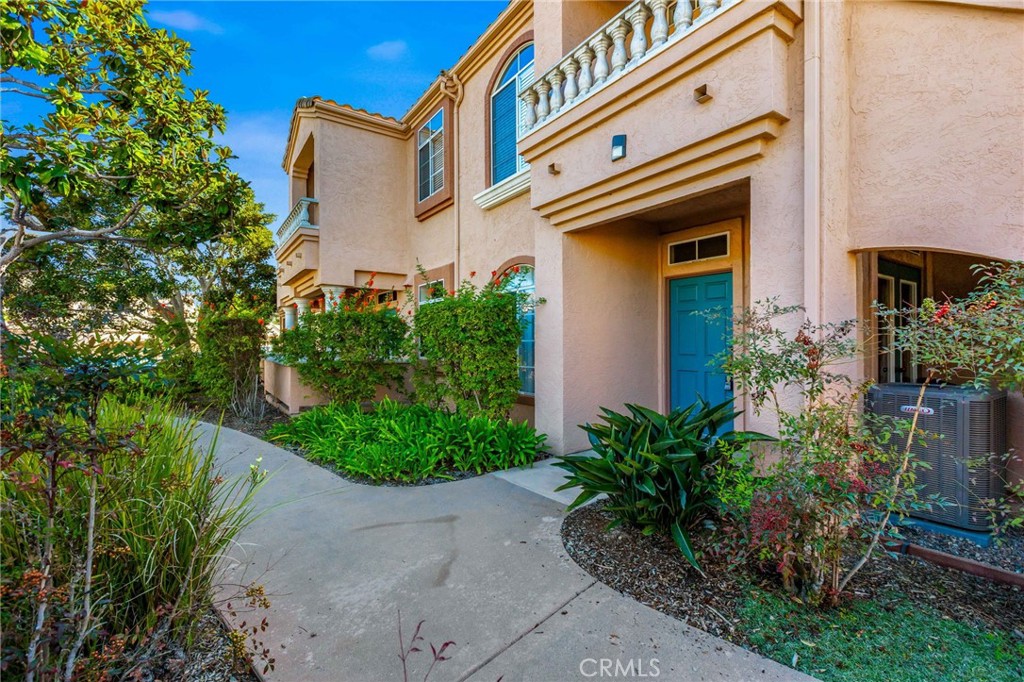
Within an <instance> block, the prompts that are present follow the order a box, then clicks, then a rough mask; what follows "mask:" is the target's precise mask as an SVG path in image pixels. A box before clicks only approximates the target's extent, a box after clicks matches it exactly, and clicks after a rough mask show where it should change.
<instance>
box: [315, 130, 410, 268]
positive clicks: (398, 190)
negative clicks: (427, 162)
mask: <svg viewBox="0 0 1024 682" xmlns="http://www.w3.org/2000/svg"><path fill="white" fill-rule="evenodd" d="M316 147H317V161H316V185H317V188H316V189H317V198H318V199H319V200H320V262H321V263H322V264H323V268H322V269H321V275H320V279H319V280H318V283H323V284H356V285H362V284H365V282H357V281H355V275H356V271H357V270H363V271H369V272H396V273H400V272H404V271H405V267H406V263H407V261H408V251H407V246H406V245H407V234H408V232H407V230H406V229H405V225H406V222H407V216H408V210H409V203H406V202H403V201H401V197H403V196H406V195H407V188H408V187H409V179H408V174H407V173H408V170H407V163H406V146H405V143H404V141H403V140H399V139H396V138H393V137H390V136H386V135H381V134H377V133H374V132H371V131H367V130H361V129H358V128H353V127H350V126H345V125H340V124H337V123H333V122H331V121H319V122H318V128H317V133H316Z"/></svg>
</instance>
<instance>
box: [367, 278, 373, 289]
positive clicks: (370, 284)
mask: <svg viewBox="0 0 1024 682" xmlns="http://www.w3.org/2000/svg"><path fill="white" fill-rule="evenodd" d="M366 286H368V287H372V286H373V280H372V279H371V280H370V281H369V282H367V283H366Z"/></svg>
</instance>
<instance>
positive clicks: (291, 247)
mask: <svg viewBox="0 0 1024 682" xmlns="http://www.w3.org/2000/svg"><path fill="white" fill-rule="evenodd" d="M308 241H312V242H317V243H320V228H319V227H318V226H317V227H314V226H311V227H300V228H299V229H297V230H295V232H293V233H292V234H291V235H290V236H289V237H288V239H286V240H285V242H284V244H281V245H280V246H279V247H277V249H275V250H274V258H275V259H276V260H277V261H278V262H281V261H282V260H284V259H286V258H287V257H288V256H290V255H291V253H292V252H293V251H295V249H297V248H299V246H300V245H301V244H303V243H305V242H308Z"/></svg>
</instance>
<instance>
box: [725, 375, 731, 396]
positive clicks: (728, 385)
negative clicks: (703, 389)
mask: <svg viewBox="0 0 1024 682" xmlns="http://www.w3.org/2000/svg"><path fill="white" fill-rule="evenodd" d="M725 390H727V391H729V392H730V393H732V378H729V379H726V380H725Z"/></svg>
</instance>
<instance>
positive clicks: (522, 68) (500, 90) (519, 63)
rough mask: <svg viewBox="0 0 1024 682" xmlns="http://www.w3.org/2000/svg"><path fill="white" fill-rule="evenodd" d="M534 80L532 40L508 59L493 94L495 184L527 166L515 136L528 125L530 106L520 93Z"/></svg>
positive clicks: (492, 143) (492, 121)
mask: <svg viewBox="0 0 1024 682" xmlns="http://www.w3.org/2000/svg"><path fill="white" fill-rule="evenodd" d="M532 83H533V43H530V44H529V45H527V46H526V47H524V48H523V49H521V50H519V52H517V53H516V54H515V55H514V56H513V57H512V58H511V59H510V60H509V61H508V63H507V65H506V66H505V70H504V71H503V72H502V74H501V77H500V78H498V82H497V83H496V84H495V86H494V91H493V92H492V93H491V113H490V116H491V139H490V145H491V169H490V170H491V184H492V185H494V184H497V183H499V182H501V181H502V180H504V179H506V178H508V177H511V176H513V175H515V174H516V173H518V172H519V171H521V170H523V169H525V168H526V167H527V163H526V161H524V160H523V157H521V156H519V153H518V150H517V149H516V138H517V137H518V136H519V133H520V131H522V130H523V129H524V126H525V125H526V107H527V104H526V103H525V102H523V101H522V100H521V99H519V96H518V95H519V92H520V91H521V90H522V89H523V88H525V87H527V86H529V85H530V84H532Z"/></svg>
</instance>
